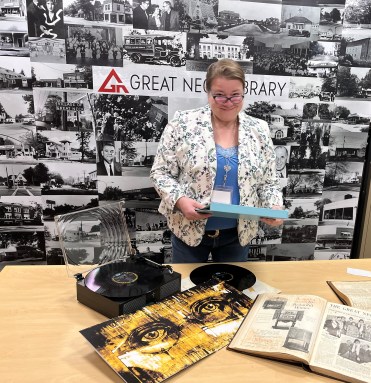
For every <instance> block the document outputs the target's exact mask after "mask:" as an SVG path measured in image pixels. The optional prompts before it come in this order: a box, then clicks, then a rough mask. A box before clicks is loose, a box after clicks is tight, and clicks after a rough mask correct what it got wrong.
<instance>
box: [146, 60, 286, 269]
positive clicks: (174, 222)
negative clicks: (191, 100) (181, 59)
mask: <svg viewBox="0 0 371 383" xmlns="http://www.w3.org/2000/svg"><path fill="white" fill-rule="evenodd" d="M244 89H245V74H244V72H243V69H242V68H241V67H240V65H239V64H238V63H237V62H235V61H233V60H230V59H223V60H220V61H217V62H215V63H213V64H211V65H210V66H209V68H208V70H207V74H206V90H207V92H208V101H209V105H208V106H206V107H202V108H198V109H194V110H188V111H183V112H177V113H176V114H175V116H174V119H173V120H172V121H170V123H169V124H168V125H167V126H166V128H165V130H164V133H163V135H162V138H161V140H160V143H159V147H158V151H157V155H156V157H155V161H154V164H153V167H152V170H151V179H152V181H153V183H154V185H155V188H156V190H157V191H158V193H159V194H160V196H161V199H162V201H161V204H160V207H159V211H160V213H162V214H163V215H165V217H166V218H167V220H168V226H169V228H170V229H171V231H172V233H173V235H172V245H173V262H174V263H179V262H206V261H207V260H208V258H209V254H210V253H211V255H212V259H213V260H214V261H217V262H222V261H224V262H237V261H246V260H247V257H248V243H249V242H250V241H251V239H253V238H254V237H255V236H256V233H257V229H258V223H257V222H256V221H249V220H245V219H239V220H238V221H237V220H236V219H229V218H217V217H211V216H210V215H205V214H200V213H198V212H197V209H199V208H203V207H205V205H207V204H209V203H210V200H211V194H212V191H213V189H222V192H223V193H225V194H224V195H229V194H228V193H230V196H231V202H232V204H240V205H247V206H258V207H271V208H272V207H276V208H281V205H282V194H281V191H280V186H279V180H278V178H277V176H276V168H275V155H274V148H273V144H272V140H271V138H270V133H269V128H268V125H267V123H266V122H264V121H261V120H258V119H256V118H253V117H250V116H247V115H246V114H245V113H241V109H242V106H243V98H244ZM262 221H264V222H265V223H267V224H273V225H280V224H282V221H281V220H271V219H262Z"/></svg>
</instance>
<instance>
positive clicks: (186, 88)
mask: <svg viewBox="0 0 371 383" xmlns="http://www.w3.org/2000/svg"><path fill="white" fill-rule="evenodd" d="M205 74H206V73H205V72H186V71H179V70H174V69H172V68H168V70H166V72H165V71H164V72H156V71H153V70H150V69H146V68H145V69H144V70H142V71H141V72H140V73H138V70H135V69H134V68H132V67H129V68H107V67H93V82H94V90H95V91H96V92H98V93H112V94H121V95H122V94H128V95H129V94H130V95H148V96H176V97H183V96H188V97H195V98H197V97H204V96H205V93H206V90H205ZM287 80H288V78H287V77H285V76H267V75H264V76H262V75H253V74H251V75H250V74H249V75H246V86H245V94H246V95H247V96H249V98H250V99H252V100H280V99H281V100H282V99H285V100H287V99H288V94H289V83H288V81H287Z"/></svg>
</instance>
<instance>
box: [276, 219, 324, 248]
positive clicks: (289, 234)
mask: <svg viewBox="0 0 371 383" xmlns="http://www.w3.org/2000/svg"><path fill="white" fill-rule="evenodd" d="M316 236H317V225H304V224H303V223H302V222H300V221H298V222H297V223H296V224H291V223H286V222H284V224H283V228H282V243H313V242H315V240H316Z"/></svg>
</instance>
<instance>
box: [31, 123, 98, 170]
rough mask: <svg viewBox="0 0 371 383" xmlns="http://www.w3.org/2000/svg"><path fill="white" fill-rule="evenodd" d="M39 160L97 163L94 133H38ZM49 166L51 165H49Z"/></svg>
mask: <svg viewBox="0 0 371 383" xmlns="http://www.w3.org/2000/svg"><path fill="white" fill-rule="evenodd" d="M36 136H37V146H36V149H35V151H36V154H37V159H38V160H40V161H45V163H46V165H48V163H49V162H50V161H53V162H63V163H68V162H69V163H95V162H96V161H95V160H96V149H97V148H96V144H95V140H94V134H93V132H92V131H84V130H82V131H80V132H65V131H59V130H53V131H51V130H41V131H38V132H37V133H36ZM48 166H49V165H48Z"/></svg>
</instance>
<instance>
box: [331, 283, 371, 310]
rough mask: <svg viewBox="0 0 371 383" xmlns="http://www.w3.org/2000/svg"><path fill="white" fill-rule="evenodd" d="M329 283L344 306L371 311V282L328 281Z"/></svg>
mask: <svg viewBox="0 0 371 383" xmlns="http://www.w3.org/2000/svg"><path fill="white" fill-rule="evenodd" d="M327 283H328V285H329V286H330V287H331V288H332V290H334V292H335V294H336V295H337V296H338V297H339V299H340V300H341V301H342V302H343V303H344V304H346V305H348V306H352V307H356V308H358V309H362V310H370V311H371V281H348V282H345V281H344V282H341V281H336V282H335V281H328V282H327Z"/></svg>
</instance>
